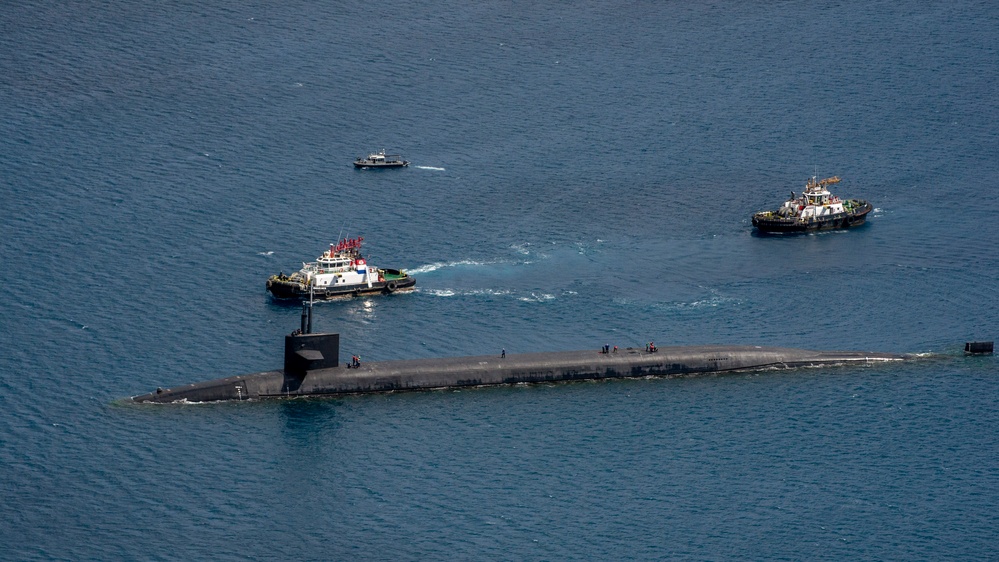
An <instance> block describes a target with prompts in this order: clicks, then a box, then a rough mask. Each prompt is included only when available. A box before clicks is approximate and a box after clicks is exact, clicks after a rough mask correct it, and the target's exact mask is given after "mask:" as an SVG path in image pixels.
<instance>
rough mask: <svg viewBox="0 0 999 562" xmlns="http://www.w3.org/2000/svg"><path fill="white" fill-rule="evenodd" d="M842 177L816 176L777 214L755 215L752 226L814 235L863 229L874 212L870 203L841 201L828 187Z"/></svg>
mask: <svg viewBox="0 0 999 562" xmlns="http://www.w3.org/2000/svg"><path fill="white" fill-rule="evenodd" d="M839 182H840V178H839V176H833V177H831V178H825V179H822V180H820V179H818V178H817V177H815V176H813V177H812V178H811V179H809V180H808V183H806V184H805V191H804V192H803V193H802V194H801V196H800V197H795V195H794V192H793V191H792V192H791V198H790V199H788V200H787V201H785V202H784V204H783V205H781V206H780V208H779V209H777V210H776V211H760V212H758V213H756V214H754V215H753V226H755V227H756V228H757V229H758V230H759V231H760V232H787V233H795V232H811V231H814V230H833V229H839V228H850V227H853V226H860V225H862V224H864V222H865V221H866V220H867V214H868V213H870V212H871V210H872V207H871V204H870V203H869V202H867V201H865V200H863V199H840V198H839V197H837V196H835V195H833V194H831V193H830V192H829V189H828V187H827V186H829V185H832V184H834V183H839Z"/></svg>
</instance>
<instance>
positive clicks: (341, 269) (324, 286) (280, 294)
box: [267, 237, 416, 299]
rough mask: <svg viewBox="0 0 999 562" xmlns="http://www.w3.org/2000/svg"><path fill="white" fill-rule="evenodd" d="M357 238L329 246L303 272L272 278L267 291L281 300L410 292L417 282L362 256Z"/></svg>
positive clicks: (304, 265) (401, 271) (406, 275)
mask: <svg viewBox="0 0 999 562" xmlns="http://www.w3.org/2000/svg"><path fill="white" fill-rule="evenodd" d="M363 241H364V238H362V237H358V238H354V239H350V240H342V241H340V242H338V243H337V244H335V245H334V244H330V249H329V250H326V251H325V252H323V255H321V256H319V257H318V258H316V261H314V262H309V263H302V269H300V270H298V271H296V272H295V273H292V274H291V275H285V274H284V273H283V272H282V273H280V274H279V275H271V276H270V278H269V279H268V280H267V290H268V291H270V293H271V294H272V295H273V296H274V297H275V298H279V299H303V298H305V299H307V298H310V294H311V295H312V296H314V297H315V298H317V299H331V298H336V297H351V296H359V295H364V294H375V293H394V292H396V291H411V290H413V287H414V286H415V285H416V279H413V278H412V277H410V276H409V275H408V274H407V273H406V272H405V271H403V270H399V269H381V268H377V267H375V266H373V265H371V264H369V263H368V262H367V260H365V259H364V258H363V257H362V256H361V242H363Z"/></svg>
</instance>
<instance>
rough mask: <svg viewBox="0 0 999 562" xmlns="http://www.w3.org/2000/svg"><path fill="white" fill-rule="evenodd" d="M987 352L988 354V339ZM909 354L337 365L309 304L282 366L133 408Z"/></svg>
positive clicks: (605, 352) (718, 351) (739, 350)
mask: <svg viewBox="0 0 999 562" xmlns="http://www.w3.org/2000/svg"><path fill="white" fill-rule="evenodd" d="M988 343H989V346H988V347H989V349H988V352H991V342H988ZM914 358H915V356H914V355H909V354H898V353H882V352H871V351H814V350H807V349H796V348H787V347H762V346H753V345H698V346H674V347H657V346H655V345H652V344H650V345H648V346H646V347H645V348H644V349H642V348H625V349H620V350H619V349H617V347H615V348H614V349H613V350H611V349H610V348H609V346H604V347H603V348H601V349H600V350H583V351H556V352H540V353H523V354H507V353H506V351H505V350H503V351H502V352H501V353H498V354H495V355H481V356H471V357H444V358H430V359H403V360H391V361H372V362H363V363H362V362H360V361H358V360H357V358H355V357H352V358H351V360H350V361H347V362H344V363H341V361H340V335H339V334H337V333H312V307H311V303H307V304H303V307H302V318H301V328H300V329H297V330H295V332H293V333H292V334H290V335H286V336H285V338H284V367H283V369H281V370H274V371H264V372H259V373H252V374H247V375H238V376H231V377H226V378H221V379H215V380H210V381H205V382H198V383H192V384H187V385H183V386H178V387H174V388H157V389H156V390H155V391H153V392H150V393H148V394H142V395H138V396H133V397H131V401H132V402H135V403H175V402H217V401H229V400H237V401H238V400H260V399H267V398H290V397H302V396H340V395H352V394H366V393H385V392H400V391H418V390H436V389H454V388H463V387H483V386H499V385H514V384H520V383H545V382H559V381H584V380H601V379H621V378H641V377H649V376H661V377H675V376H692V375H698V374H709V373H724V372H731V371H745V370H762V369H790V368H798V367H815V366H823V365H851V364H863V365H866V364H873V363H886V362H894V361H905V360H909V359H914Z"/></svg>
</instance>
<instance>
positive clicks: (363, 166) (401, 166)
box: [354, 162, 409, 168]
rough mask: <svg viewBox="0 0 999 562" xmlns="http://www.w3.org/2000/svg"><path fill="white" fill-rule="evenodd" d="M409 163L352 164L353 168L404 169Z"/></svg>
mask: <svg viewBox="0 0 999 562" xmlns="http://www.w3.org/2000/svg"><path fill="white" fill-rule="evenodd" d="M406 166H409V162H391V163H387V164H372V163H370V162H367V163H366V162H354V167H355V168H405V167H406Z"/></svg>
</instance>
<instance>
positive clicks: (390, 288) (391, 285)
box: [385, 281, 399, 293]
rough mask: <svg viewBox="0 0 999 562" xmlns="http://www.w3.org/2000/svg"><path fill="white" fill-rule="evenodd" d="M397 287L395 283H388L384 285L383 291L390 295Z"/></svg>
mask: <svg viewBox="0 0 999 562" xmlns="http://www.w3.org/2000/svg"><path fill="white" fill-rule="evenodd" d="M398 287H399V285H398V284H397V283H396V282H395V281H389V282H388V283H386V284H385V290H386V291H388V292H390V293H391V292H394V291H395V290H396V289H397V288H398Z"/></svg>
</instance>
